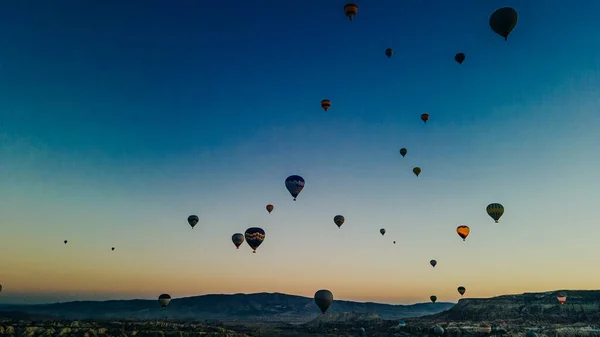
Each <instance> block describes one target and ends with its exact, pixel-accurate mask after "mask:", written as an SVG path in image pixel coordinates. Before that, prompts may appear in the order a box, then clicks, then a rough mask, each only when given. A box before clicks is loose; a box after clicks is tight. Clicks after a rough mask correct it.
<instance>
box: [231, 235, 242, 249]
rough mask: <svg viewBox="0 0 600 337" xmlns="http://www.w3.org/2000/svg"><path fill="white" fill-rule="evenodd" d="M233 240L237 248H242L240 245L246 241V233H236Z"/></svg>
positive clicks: (232, 237)
mask: <svg viewBox="0 0 600 337" xmlns="http://www.w3.org/2000/svg"><path fill="white" fill-rule="evenodd" d="M231 241H232V242H233V244H234V245H235V247H236V248H237V249H240V246H241V245H242V243H244V234H242V233H235V234H233V235H232V236H231Z"/></svg>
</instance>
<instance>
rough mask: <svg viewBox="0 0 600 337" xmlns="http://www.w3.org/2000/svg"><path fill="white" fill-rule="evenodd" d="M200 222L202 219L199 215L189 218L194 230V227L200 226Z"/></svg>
mask: <svg viewBox="0 0 600 337" xmlns="http://www.w3.org/2000/svg"><path fill="white" fill-rule="evenodd" d="M198 221H200V219H199V218H198V216H197V215H194V214H192V215H190V216H188V223H189V224H190V226H192V229H194V226H196V225H197V224H198Z"/></svg>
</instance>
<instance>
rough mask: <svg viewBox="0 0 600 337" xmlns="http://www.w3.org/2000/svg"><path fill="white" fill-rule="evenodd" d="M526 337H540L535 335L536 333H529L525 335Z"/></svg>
mask: <svg viewBox="0 0 600 337" xmlns="http://www.w3.org/2000/svg"><path fill="white" fill-rule="evenodd" d="M525 337H538V334H537V333H535V331H531V330H529V331H527V333H526V334H525Z"/></svg>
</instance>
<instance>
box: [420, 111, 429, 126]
mask: <svg viewBox="0 0 600 337" xmlns="http://www.w3.org/2000/svg"><path fill="white" fill-rule="evenodd" d="M421 120H422V121H423V123H425V124H427V121H428V120H429V114H428V113H424V114H422V115H421Z"/></svg>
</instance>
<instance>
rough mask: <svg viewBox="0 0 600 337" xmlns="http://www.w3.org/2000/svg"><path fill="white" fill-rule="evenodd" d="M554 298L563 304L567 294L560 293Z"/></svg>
mask: <svg viewBox="0 0 600 337" xmlns="http://www.w3.org/2000/svg"><path fill="white" fill-rule="evenodd" d="M556 299H557V300H558V303H560V304H565V302H567V295H565V294H564V293H560V294H558V295H557V296H556Z"/></svg>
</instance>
